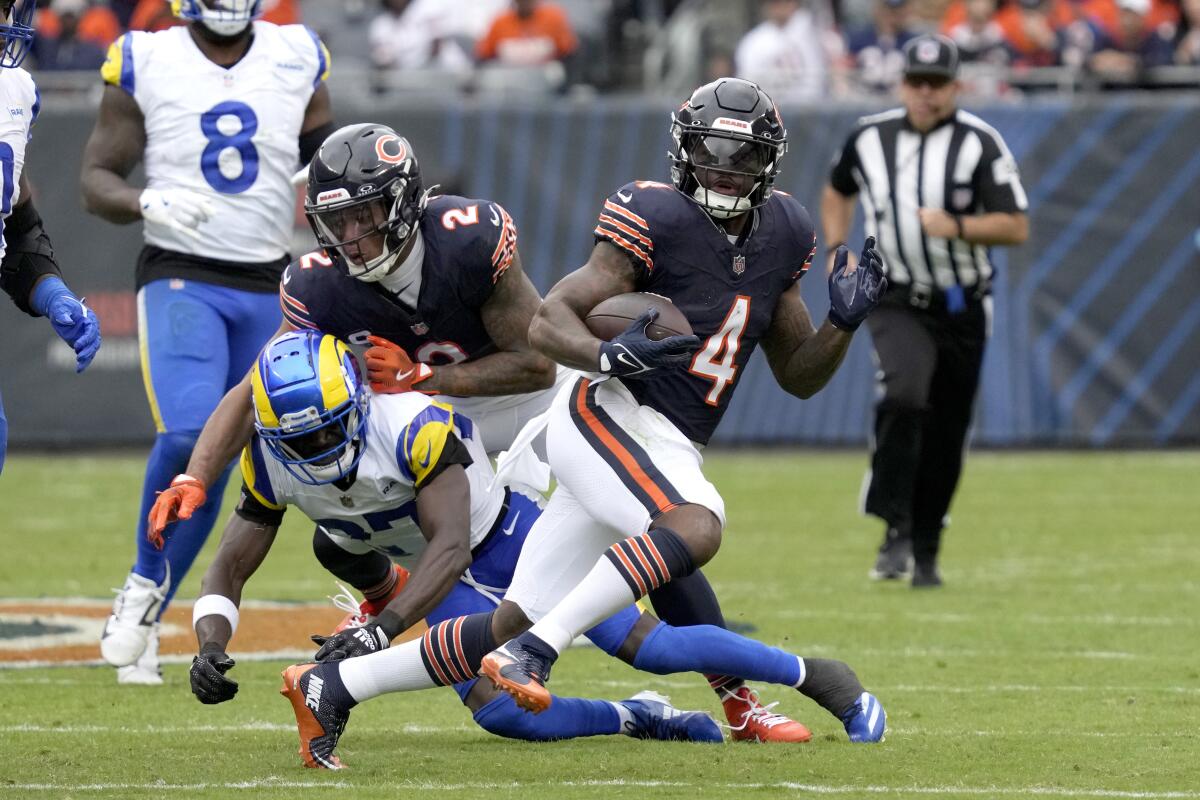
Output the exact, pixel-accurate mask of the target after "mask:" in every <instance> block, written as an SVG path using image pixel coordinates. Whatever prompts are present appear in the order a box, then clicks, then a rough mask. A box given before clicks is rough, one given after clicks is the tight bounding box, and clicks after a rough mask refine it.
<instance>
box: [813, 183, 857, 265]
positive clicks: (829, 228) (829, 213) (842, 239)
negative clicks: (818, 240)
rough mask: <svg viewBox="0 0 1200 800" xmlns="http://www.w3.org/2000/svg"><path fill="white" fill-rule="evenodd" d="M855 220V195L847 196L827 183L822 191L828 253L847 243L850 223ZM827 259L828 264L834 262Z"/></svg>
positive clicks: (823, 226) (822, 218)
mask: <svg viewBox="0 0 1200 800" xmlns="http://www.w3.org/2000/svg"><path fill="white" fill-rule="evenodd" d="M853 221H854V196H853V195H851V196H849V197H847V196H846V195H844V194H842V193H841V192H839V191H838V190H837V189H834V188H833V187H832V186H830V185H829V184H825V189H824V191H822V192H821V233H822V234H823V235H824V237H825V239H824V244H825V252H826V253H832V252H833V249H836V248H837V246H838V245H839V244H845V243H846V237H847V236H849V235H850V223H851V222H853ZM831 248H832V249H831ZM826 261H827V262H828V264H827V266H830V265H832V263H833V262H832V260H831V259H828V258H827V259H826Z"/></svg>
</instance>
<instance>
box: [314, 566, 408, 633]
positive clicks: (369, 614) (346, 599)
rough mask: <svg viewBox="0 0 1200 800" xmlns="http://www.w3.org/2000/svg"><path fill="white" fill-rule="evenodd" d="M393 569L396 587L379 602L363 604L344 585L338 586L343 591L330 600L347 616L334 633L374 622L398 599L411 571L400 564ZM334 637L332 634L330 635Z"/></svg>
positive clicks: (365, 601) (370, 601) (369, 601)
mask: <svg viewBox="0 0 1200 800" xmlns="http://www.w3.org/2000/svg"><path fill="white" fill-rule="evenodd" d="M392 569H393V570H395V572H396V585H395V586H393V587H392V591H390V592H388V595H387V597H383V598H380V599H379V600H363V601H362V602H361V603H359V602H358V601H356V600H355V599H354V594H353V593H352V592H351V591H350V590H349V589H348V588H346V587H345V586H343V585H342V584H340V583H339V584H338V588H340V589H341V590H342V591H341V592H339V593H338V594H335V595H333V596H332V597H330V598H329V599H330V600H332V601H333V604H334V605H335V606H337V607H338V608H339V609H341V610H342V611H345V612H346V616H344V617H342V621H341V622H339V623H338V624H337V627H336V628H334V629H333V633H341V632H342V631H344V630H346V628H361V627H362V626H363V625H366V624H367V623H368V622H373V621H374V620H375V617H377V616H379V614H380V613H381V612H382V611H383V610H384V609H385V608H387V605H388V603H390V602H392V601H393V600H395V599H396V595H398V594H400V590H401V589H403V588H404V585H405V584H406V583H408V578H409V575H410V573H409V571H408V570H406V569H405V568H404V567H402V566H400V565H399V564H393V565H392ZM330 635H332V634H330Z"/></svg>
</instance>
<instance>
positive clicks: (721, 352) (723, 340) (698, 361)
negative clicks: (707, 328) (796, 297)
mask: <svg viewBox="0 0 1200 800" xmlns="http://www.w3.org/2000/svg"><path fill="white" fill-rule="evenodd" d="M749 321H750V298H749V297H747V296H746V295H744V294H739V295H738V296H737V297H736V298H734V301H733V305H732V306H730V307H729V313H728V314H726V315H725V321H724V322H723V323H721V329H720V330H718V331H717V332H716V333H714V334H713V335H712V336H710V337H708V340H707V341H706V342H705V343H704V347H702V348H701V349H700V352H698V353H696V357H695V358H693V359H692V366H691V367H690V368H689V370H688V371H689V372H691V373H692V374H693V375H699V376H701V377H703V378H709V379H710V380H712V382H713V385H712V388H711V389H709V390H708V394H706V395H705V396H704V402H706V403H708V404H709V405H710V406H715V405H720V403H721V395H722V394H724V393H725V389H727V388H728V387H729V384H731V383H733V379H734V377H735V376H736V375H737V370H738V368H737V364H736V363H735V361H736V359H737V354H738V350H739V349H740V348H741V346H742V334H743V333H745V331H746V323H747V322H749Z"/></svg>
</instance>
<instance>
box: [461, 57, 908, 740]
mask: <svg viewBox="0 0 1200 800" xmlns="http://www.w3.org/2000/svg"><path fill="white" fill-rule="evenodd" d="M671 136H672V140H673V143H672V148H671V184H663V183H654V182H644V181H639V182H634V183H630V184H626V185H625V186H623V187H621V189H619V190H618V191H617V192H616V193H614V194H613V195H611V196H610V197H609V198H608V200H606V201H605V203H604V207H603V210H602V212H601V215H600V221H599V224H598V225H597V227H596V229H595V237H596V245H595V248H594V249H593V251H592V255H591V257H590V258H589V260H588V262H587V264H585V265H584V266H583V267H582V268H580V269H579V270H576V271H575V272H574V273H572V274H570V275H568V276H567V277H566V278H564V279H563V280H562V281H560V282H559V283H558V284H557V285H556V286H555V287H554V288H553V289H552V290H551V291H550V293H549V294H548V295H547V297H546V300H545V302H544V303H543V305H542V307H541V309H540V310H539V311H538V314H537V315H536V316H535V318H534V321H533V325H532V327H531V328H530V332H529V337H530V342H531V343H532V344H533V346H534V347H536V348H537V349H538V350H540V351H541V352H542V353H544V354H546V355H548V356H550V357H551V358H553V359H554V360H556V361H558V362H559V363H561V364H564V365H567V366H571V367H574V368H576V369H579V370H583V371H584V372H585V374H584V375H583V376H581V377H578V378H577V380H576V381H575V383H574V385H573V386H570V387H569V388H567V389H565V390H564V391H563V392H562V393H561V394H560V395H559V396H558V397H557V398H556V400H555V403H554V405H553V406H552V407H551V410H550V412H549V415H548V418H549V420H548V430H547V448H548V451H549V456H550V465H551V468H552V469H553V471H554V474H555V477H556V478H557V479H558V489H557V491H556V492H555V493H554V495H553V497H552V498H551V500H550V504H549V506H548V507H547V509H546V513H545V514H544V515H543V517H542V519H541V520H540V521H539V523H538V525H536V526H535V527H534V529H533V531H532V532H531V533H530V537H529V542H528V545H527V547H526V551H525V553H524V555H523V556H522V559H521V561H520V562H519V564H518V567H517V571H516V575H515V576H514V578H513V584H512V588H511V590H510V592H509V594H508V595H507V600H506V603H505V604H504V606H503V607H502V608H501V609H500V610H498V611H497V614H502V615H507V614H514V615H515V614H520V613H523V614H524V615H525V616H526V617H528V618H529V619H531V620H535V624H534V625H533V627H532V628H531V629H530V630H528V631H527V632H525V633H523V634H521V635H520V636H518V637H517V638H515V639H513V640H512V641H510V642H508V643H507V644H505V645H503V646H501V647H500V648H497V649H496V650H494V651H493V652H492V653H490V654H489V655H488V656H487V657H485V658H484V659H483V664H482V674H485V675H487V676H488V677H489V678H490V679H491V680H492V681H493V682H494V683H495V685H496V686H497V687H499V688H502V689H504V690H505V691H508V692H509V693H511V694H512V695H513V696H514V697H515V698H516V699H517V702H518V703H519V704H521V705H523V706H524V707H526V708H529V709H530V710H533V711H541V710H544V709H545V708H546V706H547V705H548V702H549V695H548V693H547V692H546V689H545V688H544V685H543V684H544V683H545V678H546V676H547V674H548V672H549V669H550V665H551V664H552V663H553V662H554V660H555V659H556V658H557V657H558V654H559V653H561V652H562V651H563V649H565V648H566V647H567V645H568V644H569V643H570V642H571V640H572V639H574V638H575V636H576V635H577V633H578V632H579V631H581V630H586V629H587V628H589V627H590V626H592V625H594V624H595V623H596V622H597V621H598V620H601V619H604V618H605V617H607V616H608V615H610V614H612V613H613V611H615V610H616V609H618V608H622V607H624V606H625V605H627V604H628V603H629V601H630V598H631V597H632V598H634V599H638V598H641V597H643V596H645V595H647V594H650V593H653V592H655V591H656V590H661V589H662V587H664V586H670V585H671V582H672V581H674V580H677V579H686V578H687V576H690V575H692V574H693V573H694V572H695V571H696V569H697V568H698V567H700V566H701V565H703V564H705V563H706V562H707V561H708V560H709V559H711V558H712V557H713V556H714V555H715V554H716V552H717V549H718V547H719V546H720V542H721V533H722V530H723V529H724V527H725V511H724V503H723V501H722V500H721V497H720V495H719V494H718V493H717V490H716V489H715V488H714V487H713V485H712V484H711V483H709V482H708V480H707V479H706V478H705V477H704V474H703V473H702V471H701V469H700V465H701V457H700V452H699V449H698V448H699V446H702V445H704V444H705V443H707V442H708V440H709V437H710V436H711V435H712V433H713V430H714V429H715V428H716V427H717V425H718V423H719V422H720V420H721V417H722V415H723V414H724V412H725V409H726V408H727V407H728V404H729V400H730V397H731V396H732V395H733V391H734V388H735V387H736V385H737V381H738V379H739V377H740V376H741V373H742V369H743V368H744V367H745V364H746V362H747V361H748V360H749V359H750V355H751V354H752V353H753V352H754V348H755V347H756V346H758V344H759V343H760V342H761V344H762V346H763V349H764V351H765V353H766V356H767V361H768V363H769V364H770V366H771V370H772V372H773V373H774V374H775V377H776V379H777V380H778V382H779V384H780V386H782V387H783V388H784V389H785V390H786V391H788V392H790V393H791V394H794V395H797V396H799V397H802V398H804V397H810V396H811V395H813V394H814V393H815V392H817V391H818V390H820V389H821V388H822V387H823V386H824V385H825V384H826V383H827V382H828V381H829V379H830V377H831V376H832V375H833V373H834V371H835V370H836V369H837V367H838V365H839V364H840V363H841V361H842V358H843V356H844V355H845V352H846V349H847V347H848V346H849V344H850V339H851V336H852V335H853V332H854V330H855V329H856V328H857V327H858V326H859V325H860V324H861V323H862V321H863V319H864V318H865V317H866V316H867V315H868V314H869V313H870V311H871V310H872V309H873V308H874V307H875V305H876V303H877V302H878V301H879V297H880V295H881V294H882V291H883V289H884V288H885V287H886V283H887V281H886V279H885V278H884V275H883V267H882V262H881V260H880V258H879V256H878V254H877V253H876V252H875V250H874V241H873V240H872V239H867V241H866V244H865V246H864V248H863V253H862V257H861V259H860V260H859V263H858V266H857V269H855V268H852V267H849V266H848V264H847V261H848V257H847V252H846V248H845V247H842V248H840V249H839V252H838V254H837V258H836V264H835V268H834V270H833V272H832V273H831V275H830V279H829V289H830V311H829V316H828V319H827V320H826V321H825V323H824V324H822V325H821V327H820V328H819V329H815V328H814V327H813V324H812V321H811V317H810V316H809V312H808V309H807V308H806V307H805V304H804V301H803V300H802V299H801V296H800V289H799V286H798V285H797V282H798V280H799V279H800V278H801V277H802V276H803V274H804V273H805V271H806V270H807V269H808V267H809V264H810V263H811V261H812V257H813V252H814V250H815V246H816V235H815V232H814V229H813V223H812V220H811V219H810V218H809V215H808V212H807V211H806V210H805V209H804V207H803V206H802V205H801V204H800V203H799V202H797V201H796V200H795V199H794V198H792V197H790V196H788V195H786V194H784V193H783V192H777V191H773V184H774V181H775V177H776V175H777V174H778V172H779V164H780V159H781V158H782V156H783V155H784V152H785V150H786V145H787V134H786V131H785V130H784V127H783V121H782V120H781V119H780V116H779V113H778V110H777V109H776V107H775V104H774V103H773V102H772V100H771V98H770V97H768V96H767V94H766V93H764V92H763V91H762V90H761V89H759V87H758V86H756V85H755V84H753V83H750V82H748V81H744V80H738V79H732V78H725V79H720V80H717V81H714V82H712V83H710V84H707V85H705V86H702V87H700V88H699V89H697V90H696V91H695V92H694V93H693V94H692V96H691V98H690V99H689V100H688V101H687V102H686V103H684V104H683V106H682V107H681V108H680V109H679V111H678V112H676V113H675V114H674V116H673V117H672V124H671ZM635 291H649V292H654V293H656V294H660V295H663V296H665V297H668V298H670V299H671V301H672V302H673V303H674V304H675V306H676V307H677V308H679V310H680V311H682V312H683V314H684V315H685V316H686V317H687V319H688V321H689V322H690V323H691V326H692V330H693V332H694V334H695V335H694V336H688V337H683V336H673V337H669V338H667V339H664V340H662V341H652V340H650V339H649V338H648V337H647V334H646V328H647V326H648V325H649V323H650V322H652V321H653V320H654V319H655V316H656V314H655V312H653V311H651V310H647V312H646V313H645V314H643V315H642V316H641V318H639V319H638V320H637V321H636V322H634V324H632V325H630V326H629V328H628V329H627V330H626V331H624V332H623V333H621V334H620V335H619V336H617V337H615V338H614V339H612V340H611V341H601V340H600V339H597V338H596V337H595V336H593V335H592V333H591V332H590V331H589V330H588V328H587V327H586V326H585V325H584V322H583V319H584V318H585V316H586V315H587V314H588V312H589V311H590V310H591V309H592V308H594V307H595V306H596V304H598V303H599V302H601V301H602V300H604V299H606V298H609V297H612V296H614V295H618V294H622V293H625V292H635ZM625 537H629V538H625ZM567 590H569V591H567ZM518 608H519V610H518ZM656 608H658V607H657V605H656ZM714 608H715V606H714ZM658 610H659V611H660V613H661V614H662V616H663V618H664V619H665V620H667V621H673V620H672V619H671V616H670V615H669V614H668V613H665V610H664V609H661V608H660V609H658ZM716 613H717V614H718V615H719V612H716ZM712 621H713V622H715V623H717V624H719V618H718V619H714V620H712ZM645 622H646V624H647V625H652V624H653V620H645ZM654 635H655V632H654V631H653V630H651V631H649V632H647V641H649V640H650V637H652V636H654ZM681 655H682V654H681ZM682 660H684V659H683V658H682V657H681V658H680V661H682ZM805 661H806V660H802V661H801V663H800V665H799V667H798V668H795V671H794V672H793V673H790V674H788V675H787V676H786V677H784V678H782V679H781V680H777V681H776V682H778V683H783V684H785V685H793V686H796V687H797V688H799V689H800V691H801V692H803V693H805V694H808V695H809V696H810V697H813V699H815V700H817V701H818V702H819V703H820V704H821V705H822V706H824V707H825V708H826V709H827V710H829V711H830V712H831V713H833V714H835V715H836V716H838V717H839V718H840V719H841V720H842V721H843V723H844V724H845V726H846V730H847V731H848V732H849V734H850V737H851V739H852V740H855V741H878V740H879V739H880V738H882V736H883V732H884V728H885V716H884V714H883V713H882V708H881V706H880V705H879V701H878V700H876V699H875V697H874V696H872V695H871V694H870V693H868V692H866V691H864V690H863V688H862V685H861V684H860V683H859V682H858V680H857V679H856V678H853V673H850V674H849V675H846V674H844V673H832V672H829V671H828V670H826V669H821V668H818V666H819V665H816V664H812V668H809V669H807V671H806V667H805ZM712 680H713V683H714V685H716V687H717V688H719V689H725V690H726V691H730V690H732V693H733V694H737V693H739V692H740V693H742V695H743V697H742V698H741V699H742V700H743V701H744V702H745V705H748V706H750V708H751V709H753V708H754V706H755V705H757V704H756V703H755V701H754V697H753V695H752V693H749V692H748V690H747V689H746V688H745V687H743V686H740V684H738V683H737V682H734V681H732V680H727V679H722V678H719V677H716V678H713V679H712ZM730 699H731V700H732V697H731V698H730ZM730 712H731V708H730V705H728V704H727V705H726V713H727V714H729V715H730V716H731V717H734V716H735V714H733V713H730ZM754 717H755V715H754V714H753V712H752V711H750V712H746V722H747V723H748V724H747V728H748V729H749V730H750V734H749V735H752V736H755V737H757V738H760V739H762V738H765V739H774V738H776V737H775V736H774V732H775V731H774V729H773V728H767V727H766V726H763V727H758V726H753V725H751V724H749V723H751V721H752V720H753V719H754ZM731 721H732V720H731ZM776 727H780V726H776ZM782 727H784V728H786V727H787V726H782ZM785 732H786V731H785ZM779 738H783V739H788V738H789V737H787V736H786V735H784V736H782V737H779Z"/></svg>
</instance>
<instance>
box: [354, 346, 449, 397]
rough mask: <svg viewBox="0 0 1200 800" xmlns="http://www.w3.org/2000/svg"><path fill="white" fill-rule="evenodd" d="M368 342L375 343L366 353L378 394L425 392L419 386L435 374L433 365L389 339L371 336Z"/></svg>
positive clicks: (373, 388)
mask: <svg viewBox="0 0 1200 800" xmlns="http://www.w3.org/2000/svg"><path fill="white" fill-rule="evenodd" d="M367 341H369V342H370V343H371V344H373V345H374V347H370V348H368V349H367V352H366V353H364V354H363V355H364V358H366V360H367V378H368V379H369V380H370V381H371V389H372V391H374V392H375V393H376V394H400V393H401V392H411V391H418V392H419V391H422V390H421V389H417V388H416V385H417V384H418V383H420V382H421V381H423V380H427V379H428V378H429V376H431V375H433V368H432V367H430V366H429V365H428V364H422V363H421V362H419V361H413V360H412V359H411V358H409V357H408V353H406V352H404V348H403V347H401V346H400V345H398V344H393V343H392V342H389V341H388V340H387V339H384V338H382V337H379V336H368V337H367ZM430 394H436V392H430Z"/></svg>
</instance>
